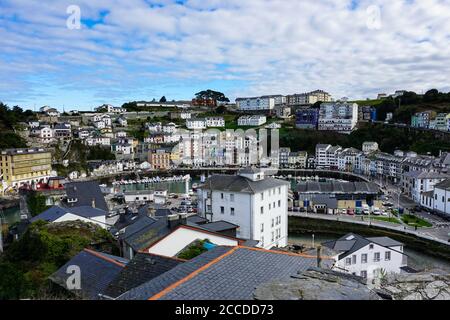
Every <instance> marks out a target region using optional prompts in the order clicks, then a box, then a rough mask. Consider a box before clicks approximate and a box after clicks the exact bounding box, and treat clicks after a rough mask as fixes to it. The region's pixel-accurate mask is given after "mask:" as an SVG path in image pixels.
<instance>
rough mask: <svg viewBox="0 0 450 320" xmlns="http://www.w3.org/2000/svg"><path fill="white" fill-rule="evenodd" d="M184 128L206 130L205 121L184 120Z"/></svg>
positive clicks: (195, 119) (196, 119)
mask: <svg viewBox="0 0 450 320" xmlns="http://www.w3.org/2000/svg"><path fill="white" fill-rule="evenodd" d="M186 127H187V128H188V129H191V130H196V129H206V128H207V125H206V120H205V119H198V118H193V119H186Z"/></svg>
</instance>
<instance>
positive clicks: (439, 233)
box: [289, 211, 450, 245]
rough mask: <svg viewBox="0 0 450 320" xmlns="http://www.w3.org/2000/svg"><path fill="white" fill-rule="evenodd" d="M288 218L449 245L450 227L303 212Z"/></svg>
mask: <svg viewBox="0 0 450 320" xmlns="http://www.w3.org/2000/svg"><path fill="white" fill-rule="evenodd" d="M289 216H293V217H304V218H316V219H322V220H330V221H342V222H349V223H355V224H362V225H367V226H369V225H372V226H376V227H380V228H384V229H389V230H394V231H398V232H403V233H409V234H412V235H415V236H418V237H421V238H424V239H428V240H433V241H437V242H440V243H444V244H446V245H450V242H449V234H450V225H444V226H434V227H431V228H419V229H417V230H415V228H414V227H411V226H407V225H403V224H395V223H389V222H385V221H378V220H373V219H370V220H369V217H368V216H347V215H328V214H315V213H303V212H291V211H290V212H289Z"/></svg>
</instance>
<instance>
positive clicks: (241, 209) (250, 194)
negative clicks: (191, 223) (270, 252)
mask: <svg viewBox="0 0 450 320" xmlns="http://www.w3.org/2000/svg"><path fill="white" fill-rule="evenodd" d="M288 189H289V183H288V182H287V181H283V180H278V179H274V178H271V177H265V176H264V172H263V171H260V170H256V169H243V170H241V171H239V173H238V174H237V175H213V176H211V177H210V178H209V179H208V180H207V181H206V182H205V184H203V185H202V186H201V187H200V188H199V189H198V212H199V214H200V215H202V216H204V217H205V218H207V219H209V220H210V221H212V222H214V221H220V220H224V221H227V222H230V223H233V224H235V225H238V226H239V228H238V230H237V237H238V238H244V239H251V240H258V241H259V244H258V246H260V247H262V248H266V249H270V248H272V247H274V246H276V247H285V246H286V245H287V240H288V239H287V236H288V234H287V226H288V225H287V222H288V221H287V218H288V216H287V204H288Z"/></svg>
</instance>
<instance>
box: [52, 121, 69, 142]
mask: <svg viewBox="0 0 450 320" xmlns="http://www.w3.org/2000/svg"><path fill="white" fill-rule="evenodd" d="M53 136H54V137H55V138H56V139H62V140H68V139H71V138H72V129H71V126H70V124H68V123H57V124H55V126H54V127H53Z"/></svg>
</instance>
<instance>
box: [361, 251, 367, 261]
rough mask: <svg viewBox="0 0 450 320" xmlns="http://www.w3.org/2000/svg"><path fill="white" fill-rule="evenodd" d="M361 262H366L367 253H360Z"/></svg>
mask: <svg viewBox="0 0 450 320" xmlns="http://www.w3.org/2000/svg"><path fill="white" fill-rule="evenodd" d="M361 263H367V253H363V254H362V255H361Z"/></svg>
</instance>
